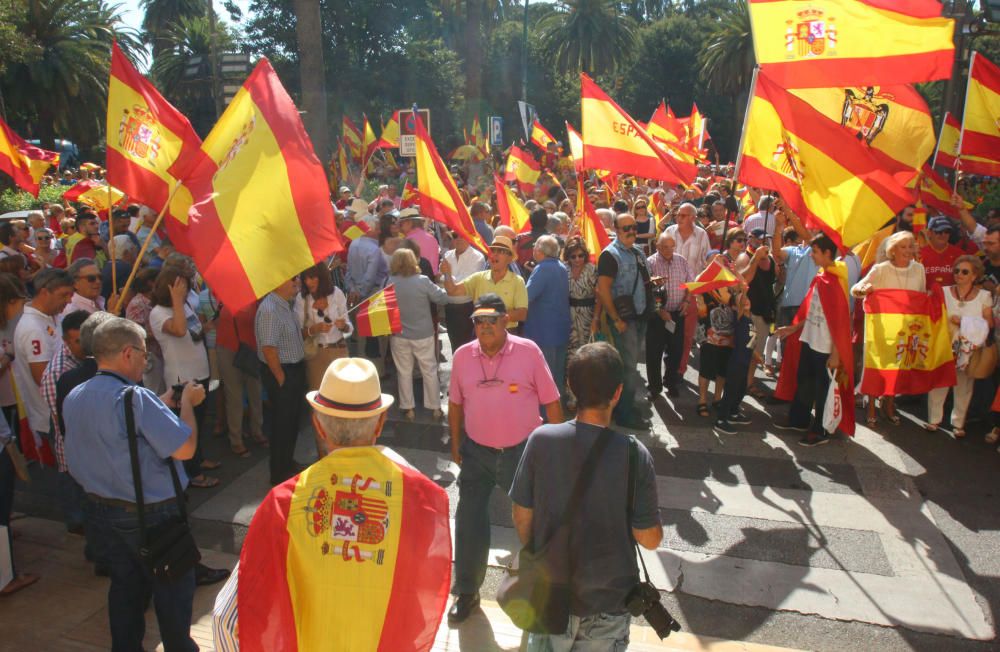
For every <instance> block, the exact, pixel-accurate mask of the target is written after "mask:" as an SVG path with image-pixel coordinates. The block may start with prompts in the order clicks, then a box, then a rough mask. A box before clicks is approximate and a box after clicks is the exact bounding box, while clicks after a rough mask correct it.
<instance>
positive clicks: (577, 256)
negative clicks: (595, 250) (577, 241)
mask: <svg viewBox="0 0 1000 652" xmlns="http://www.w3.org/2000/svg"><path fill="white" fill-rule="evenodd" d="M580 258H586V256H585V255H583V254H573V255H572V256H570V257H569V259H570V260H579V259H580Z"/></svg>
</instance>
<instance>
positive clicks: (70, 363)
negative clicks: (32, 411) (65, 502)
mask: <svg viewBox="0 0 1000 652" xmlns="http://www.w3.org/2000/svg"><path fill="white" fill-rule="evenodd" d="M78 366H80V363H79V362H78V361H77V359H76V358H75V357H73V354H72V352H70V350H69V347H68V346H66V343H65V342H64V343H63V345H62V346H61V347H59V350H58V351H56V354H55V355H54V356H52V359H51V360H49V364H48V365H47V366H46V367H45V372H44V373H43V374H42V384H41V390H42V398H43V399H45V403H46V404H47V405H48V406H49V411H51V412H52V433H53V435H54V438H55V444H56V450H55V453H56V464H57V465H58V467H59V470H60V471H62V472H65V471H66V447H65V444H64V441H63V434H62V429H61V428H60V427H59V414H58V412H57V410H56V381H57V380H59V377H60V376H62V375H63V374H64V373H66V372H67V371H69V370H70V369H76V368H77V367H78Z"/></svg>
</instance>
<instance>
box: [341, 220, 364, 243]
mask: <svg viewBox="0 0 1000 652" xmlns="http://www.w3.org/2000/svg"><path fill="white" fill-rule="evenodd" d="M368 231H370V229H369V228H368V225H367V224H365V223H364V222H352V223H351V224H350V225H348V227H347V228H346V229H344V230H343V231H342V233H343V234H344V237H345V238H347V239H348V240H350V241H351V242H354V241H355V240H357V239H358V238H360V237H361V236H363V235H364V234H366V233H368Z"/></svg>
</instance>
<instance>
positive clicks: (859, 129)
mask: <svg viewBox="0 0 1000 652" xmlns="http://www.w3.org/2000/svg"><path fill="white" fill-rule="evenodd" d="M791 93H792V95H795V96H796V97H798V98H800V99H802V100H805V102H806V103H807V104H809V105H810V106H811V107H812V108H814V109H816V110H817V111H819V112H820V113H822V114H823V115H825V116H826V117H827V118H829V119H830V120H832V121H833V122H835V123H837V124H839V125H840V126H841V128H842V129H843V131H844V132H845V138H848V137H849V138H853V139H854V140H856V141H858V142H859V143H861V144H862V145H865V146H866V147H867V148H868V149H869V151H870V152H871V153H872V155H873V156H875V158H876V159H877V160H878V161H879V162H880V165H881V166H882V168H883V169H884V170H887V171H889V172H891V173H892V174H893V175H894V176H895V178H896V181H897V182H899V183H902V184H905V183H907V182H908V181H910V180H911V179H913V178H914V176H916V173H917V171H918V170H920V168H921V167H922V166H923V164H924V163H925V162H926V161H927V159H928V158H929V157H930V155H931V153H932V152H933V151H934V122H933V120H932V118H931V112H930V110H929V109H928V108H927V102H925V101H924V98H923V97H921V96H920V93H918V92H917V91H916V89H914V88H913V87H912V86H909V85H905V84H904V85H901V86H867V87H860V86H855V87H851V88H801V89H793V90H792V91H791Z"/></svg>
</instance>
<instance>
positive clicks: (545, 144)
mask: <svg viewBox="0 0 1000 652" xmlns="http://www.w3.org/2000/svg"><path fill="white" fill-rule="evenodd" d="M530 140H531V143H532V144H533V145H534V146H535V147H537V148H538V149H540V150H542V151H543V152H544V151H546V150H547V149H548V148H549V143H553V144H555V143H556V139H555V138H553V137H552V134H550V133H549V130H548V129H546V128H545V127H543V126H542V123H541V122H539V121H538V118H535V121H534V122H533V123H531V138H530Z"/></svg>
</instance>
